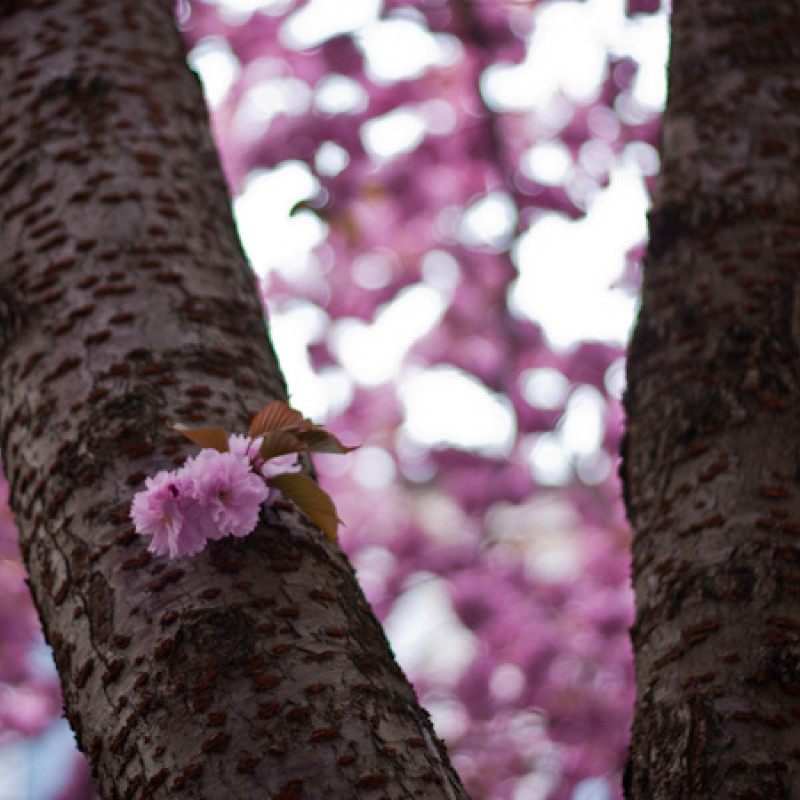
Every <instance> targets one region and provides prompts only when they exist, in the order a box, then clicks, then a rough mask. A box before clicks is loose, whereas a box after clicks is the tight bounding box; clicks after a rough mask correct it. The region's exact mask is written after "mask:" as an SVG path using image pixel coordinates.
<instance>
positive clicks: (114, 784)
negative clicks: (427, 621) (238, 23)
mask: <svg viewBox="0 0 800 800" xmlns="http://www.w3.org/2000/svg"><path fill="white" fill-rule="evenodd" d="M0 337H2V338H0V347H1V350H0V447H2V453H3V458H4V461H5V466H6V472H7V475H8V478H9V482H10V486H11V503H12V507H13V508H14V510H15V513H16V515H17V520H18V523H19V529H20V536H21V542H22V550H23V553H24V557H25V562H26V564H27V567H28V570H29V572H30V581H31V589H32V592H33V595H34V599H35V602H36V604H37V606H38V609H39V612H40V615H41V618H42V621H43V625H44V630H45V634H46V636H47V639H48V641H49V642H50V644H51V645H52V647H53V651H54V653H55V658H56V662H57V666H58V670H59V673H60V675H61V681H62V687H63V691H64V700H65V705H66V712H67V716H68V718H69V720H70V722H71V723H72V726H73V728H74V730H75V732H76V734H77V737H78V741H79V743H80V746H81V748H82V749H83V750H84V752H85V753H86V754H87V756H88V758H89V761H90V763H91V765H92V768H93V772H94V774H95V776H96V778H97V782H98V787H99V790H100V792H101V793H102V795H103V797H104V798H107V800H110V799H111V798H126V800H131V799H132V798H162V797H176V796H177V797H191V798H198V799H200V800H219V799H220V798H237V799H239V800H249V799H250V798H258V800H264V798H272V799H273V800H301V799H302V798H306V799H310V800H314V799H315V798H326V799H329V798H379V797H381V798H393V799H394V798H400V797H404V798H419V797H425V798H447V800H458V799H460V798H465V797H466V795H465V793H464V791H463V789H462V788H461V786H460V783H459V781H458V778H457V776H456V775H455V774H454V772H453V770H452V768H451V767H450V765H449V762H448V759H447V756H446V754H445V752H444V750H443V748H442V746H441V744H440V743H439V742H438V741H437V740H436V738H435V736H434V734H433V731H432V729H431V726H430V723H429V721H428V718H427V716H426V714H425V712H424V711H422V710H421V709H420V708H419V706H418V705H417V701H416V698H415V696H414V692H413V690H412V689H411V687H410V686H409V684H408V682H407V681H406V679H405V678H404V677H403V675H402V673H401V672H400V670H399V669H398V668H397V666H396V665H395V662H394V660H393V657H392V655H391V652H390V650H389V648H388V645H387V643H386V641H385V638H384V636H383V633H382V631H381V629H380V626H379V625H378V623H377V622H376V620H375V618H374V616H373V615H372V612H371V611H370V609H369V607H368V606H367V604H366V603H365V601H364V598H363V596H362V594H361V592H360V590H359V588H358V585H357V583H356V581H355V579H354V575H353V571H352V569H351V568H350V566H349V564H348V563H347V561H346V559H345V558H344V557H343V556H342V554H341V553H340V552H339V551H338V550H337V549H336V548H335V547H333V546H331V545H330V544H329V543H328V542H327V540H326V539H325V537H324V536H323V535H322V534H321V533H320V532H319V531H318V530H316V529H315V528H314V527H313V526H312V525H310V524H309V523H308V521H307V520H306V519H305V518H304V517H302V515H300V514H299V513H292V512H286V511H276V512H271V513H272V518H271V521H270V524H264V525H260V526H259V528H258V529H257V530H256V532H255V533H254V534H252V535H251V536H249V537H247V538H245V539H238V540H233V539H226V540H222V541H219V542H212V543H211V546H210V547H209V548H208V549H207V550H206V551H204V552H203V553H201V554H200V555H198V556H196V557H193V558H184V559H179V560H177V561H172V562H169V561H167V560H165V559H163V558H154V557H152V556H151V554H150V553H148V552H147V549H146V545H147V543H148V540H147V539H142V538H141V537H139V536H138V535H136V534H135V533H134V532H133V529H132V527H131V524H130V520H129V518H128V511H129V507H130V501H131V497H132V494H133V492H134V491H135V490H137V489H139V488H141V487H142V483H143V480H144V478H145V476H146V475H151V474H154V473H155V472H157V471H158V470H159V469H162V468H172V467H174V465H175V464H176V463H181V460H182V459H183V458H185V457H186V456H187V455H188V454H190V453H191V452H192V450H193V449H194V448H193V447H192V446H191V445H190V444H189V443H188V442H186V441H182V439H181V437H179V436H176V435H172V432H171V431H170V430H169V428H168V427H167V422H168V421H173V422H181V423H185V424H190V425H194V426H196V427H201V426H203V425H204V424H205V425H214V426H223V427H227V428H228V429H231V430H243V429H244V426H245V424H246V423H247V422H248V421H249V419H250V417H251V415H252V414H253V413H254V412H255V411H256V410H257V409H259V408H260V407H261V406H262V405H263V404H264V403H266V402H268V401H269V400H273V399H283V398H284V397H285V392H284V386H283V382H282V379H281V377H280V374H279V372H278V368H277V365H276V363H275V359H274V356H273V355H272V351H271V348H270V345H269V342H268V339H267V334H266V329H265V325H264V320H263V318H262V312H261V307H260V303H259V300H258V295H257V291H256V285H255V280H254V278H253V276H252V274H251V273H250V271H249V269H248V268H247V265H246V264H245V260H244V257H243V255H242V252H241V249H240V246H239V242H238V239H237V236H236V233H235V230H234V227H233V223H232V219H231V215H230V209H229V202H228V196H227V190H226V187H225V183H224V179H223V177H222V174H221V171H220V168H219V164H218V159H217V155H216V153H215V150H214V147H213V144H212V141H211V138H210V135H209V132H208V125H207V120H206V113H205V106H204V104H203V100H202V94H201V91H200V88H199V86H198V83H197V80H196V79H195V77H194V76H193V75H192V73H191V72H190V71H189V70H188V69H187V68H186V67H185V64H184V53H183V49H182V45H181V42H180V37H179V35H178V33H177V31H176V30H175V27H174V24H173V19H172V3H171V2H170V0H114V1H113V2H110V1H109V0H4V1H3V2H2V3H0Z"/></svg>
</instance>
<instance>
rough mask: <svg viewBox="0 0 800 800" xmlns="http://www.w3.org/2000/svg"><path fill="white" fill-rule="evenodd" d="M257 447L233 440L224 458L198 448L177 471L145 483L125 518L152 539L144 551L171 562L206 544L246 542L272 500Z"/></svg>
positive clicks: (248, 441) (242, 438)
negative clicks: (242, 538) (238, 538)
mask: <svg viewBox="0 0 800 800" xmlns="http://www.w3.org/2000/svg"><path fill="white" fill-rule="evenodd" d="M262 443H263V437H260V438H258V439H256V440H251V439H248V438H247V437H245V436H242V435H238V434H237V435H233V436H230V437H229V439H228V444H229V450H228V452H227V453H221V452H219V451H218V450H214V449H212V448H204V449H203V450H201V451H200V452H199V453H198V454H197V455H196V456H194V457H193V458H190V459H189V460H188V461H187V462H186V463H185V464H184V465H183V466H182V467H181V468H180V469H179V470H172V471H169V472H168V471H166V470H162V471H161V472H159V473H158V474H157V475H154V476H153V477H151V478H147V481H146V487H147V488H146V489H145V490H144V491H141V492H138V493H137V494H136V495H135V496H134V498H133V503H132V505H131V518H132V519H133V524H134V528H135V529H136V532H137V533H139V534H141V535H143V536H152V537H153V539H152V541H151V543H150V546H149V547H148V550H150V551H151V552H153V553H156V554H158V555H164V554H166V553H169V556H170V558H177V557H178V556H189V555H194V554H195V553H199V552H200V551H201V550H203V548H205V546H206V542H208V541H209V540H210V539H221V538H223V537H224V536H247V534H249V533H250V532H251V531H252V530H253V528H255V526H256V523H257V522H258V516H259V513H260V510H261V506H262V504H264V503H267V502H269V501H270V499H271V496H273V495H274V494H275V491H274V490H271V489H270V488H269V487H268V486H267V484H266V483H265V481H264V478H263V477H262V476H261V474H260V472H261V468H262V465H263V463H264V461H263V459H261V458H260V457H259V455H258V451H259V448H260V447H261V445H262Z"/></svg>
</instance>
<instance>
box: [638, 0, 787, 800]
mask: <svg viewBox="0 0 800 800" xmlns="http://www.w3.org/2000/svg"><path fill="white" fill-rule="evenodd" d="M672 26H673V44H672V55H671V61H670V70H669V86H670V89H669V100H668V106H667V111H666V115H665V117H664V121H663V132H662V137H663V162H662V174H661V179H660V185H659V188H658V191H657V197H656V204H655V206H654V209H653V211H652V214H651V219H650V232H651V240H650V245H649V249H648V254H647V258H646V266H645V279H644V289H643V299H642V310H641V314H640V318H639V321H638V324H637V327H636V331H635V334H634V337H633V340H632V343H631V349H630V356H629V377H628V382H629V387H628V393H627V397H626V411H627V416H628V433H627V444H626V447H625V454H624V455H625V459H624V478H625V481H626V500H627V506H628V513H629V517H630V520H631V522H632V524H633V527H634V545H633V581H634V587H635V590H636V605H637V615H636V622H635V625H634V627H633V629H632V639H633V644H634V650H635V657H636V674H637V688H638V700H637V706H636V715H635V722H634V727H633V744H632V749H631V756H630V761H629V764H628V771H627V780H626V797H627V798H629V800H633V799H634V798H635V799H636V800H639V799H640V798H641V799H642V800H644V799H645V798H646V799H647V800H653V799H655V800H667V798H669V800H679V799H680V800H685V798H723V799H724V798H754V799H755V798H798V797H800V538H799V537H800V417H798V414H797V410H798V409H800V133H799V132H800V37H798V31H800V2H798V0H769V2H764V1H763V0H758V2H756V1H755V0H746V2H738V0H737V2H735V3H733V2H720V1H719V0H716V1H715V2H712V1H711V0H676V2H675V3H674V12H673V21H672Z"/></svg>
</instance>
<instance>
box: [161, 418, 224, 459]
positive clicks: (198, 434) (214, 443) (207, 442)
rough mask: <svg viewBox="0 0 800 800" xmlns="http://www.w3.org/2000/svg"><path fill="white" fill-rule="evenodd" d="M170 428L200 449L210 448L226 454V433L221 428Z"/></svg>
mask: <svg viewBox="0 0 800 800" xmlns="http://www.w3.org/2000/svg"><path fill="white" fill-rule="evenodd" d="M172 427H173V428H174V429H175V430H176V431H178V432H179V433H182V434H183V435H184V436H185V437H186V438H187V439H190V440H191V441H193V442H194V443H195V444H198V445H200V447H211V448H213V449H214V450H219V452H220V453H227V452H228V431H226V430H224V429H223V428H186V427H184V426H183V425H180V424H175V425H172Z"/></svg>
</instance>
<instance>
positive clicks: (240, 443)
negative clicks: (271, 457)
mask: <svg viewBox="0 0 800 800" xmlns="http://www.w3.org/2000/svg"><path fill="white" fill-rule="evenodd" d="M263 442H264V437H263V436H259V437H258V438H256V439H251V438H250V437H249V436H245V435H244V434H243V433H232V434H231V435H230V436H229V437H228V452H230V453H233V455H235V456H236V457H237V458H241V459H242V460H244V461H246V462H249V463H251V464H254V465H255V464H258V462H260V460H261V459H260V457H259V454H258V453H259V450H260V449H261V445H262V444H263Z"/></svg>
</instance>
